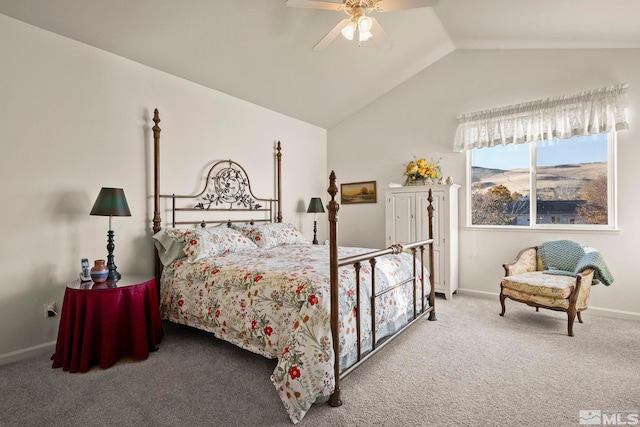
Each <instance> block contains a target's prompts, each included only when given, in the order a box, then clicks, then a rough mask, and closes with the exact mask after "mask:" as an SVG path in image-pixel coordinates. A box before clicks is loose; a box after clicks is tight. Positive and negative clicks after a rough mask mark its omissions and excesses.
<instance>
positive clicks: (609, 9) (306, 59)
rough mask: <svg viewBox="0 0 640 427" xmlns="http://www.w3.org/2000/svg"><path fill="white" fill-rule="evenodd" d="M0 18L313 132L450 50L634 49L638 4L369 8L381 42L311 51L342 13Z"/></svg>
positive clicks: (236, 3)
mask: <svg viewBox="0 0 640 427" xmlns="http://www.w3.org/2000/svg"><path fill="white" fill-rule="evenodd" d="M325 1H334V2H337V3H341V1H340V0H325ZM0 13H1V14H4V15H7V16H9V17H12V18H15V19H18V20H20V21H23V22H26V23H29V24H31V25H34V26H37V27H40V28H43V29H46V30H49V31H52V32H54V33H57V34H60V35H63V36H66V37H69V38H71V39H75V40H77V41H80V42H82V43H86V44H89V45H91V46H95V47H97V48H100V49H103V50H106V51H109V52H112V53H114V54H117V55H120V56H123V57H125V58H129V59H131V60H134V61H136V62H139V63H142V64H145V65H148V66H150V67H153V68H156V69H159V70H162V71H165V72H167V73H170V74H173V75H176V76H179V77H182V78H185V79H187V80H190V81H193V82H196V83H199V84H201V85H203V86H206V87H210V88H213V89H216V90H219V91H221V92H224V93H227V94H229V95H232V96H235V97H237V98H240V99H243V100H246V101H249V102H252V103H255V104H258V105H261V106H263V107H266V108H269V109H271V110H274V111H277V112H280V113H282V114H286V115H288V116H291V117H294V118H298V119H300V120H303V121H305V122H309V123H312V124H315V125H317V126H320V127H323V128H330V127H332V126H333V125H335V124H337V123H339V122H341V121H342V120H344V119H346V118H347V117H349V116H350V115H351V114H353V113H354V112H356V111H358V110H359V109H361V108H362V107H364V106H365V105H367V104H368V103H370V102H372V101H373V100H375V99H376V98H378V97H380V96H381V95H383V94H384V93H386V92H387V91H389V90H390V89H392V88H393V87H395V86H397V85H398V84H400V83H402V82H403V81H404V80H406V79H407V78H409V77H411V76H413V75H414V74H416V73H418V72H420V71H421V70H423V69H425V68H426V67H428V66H430V65H431V64H433V63H434V62H436V61H438V60H439V59H440V58H442V57H444V56H446V55H447V54H449V53H451V52H452V51H454V50H455V49H496V48H497V49H520V48H524V49H534V48H553V49H563V48H640V0H534V1H531V0H440V1H439V3H438V4H437V5H436V6H435V7H433V8H421V9H409V10H402V11H395V12H387V13H384V14H377V15H376V18H377V20H378V21H379V22H380V24H381V25H382V26H383V28H384V30H385V32H386V33H387V35H388V36H389V37H390V38H391V39H392V41H393V45H392V46H391V47H390V48H389V49H386V50H381V49H379V48H378V47H377V46H376V45H375V43H371V42H366V43H363V44H362V46H360V47H358V43H357V42H356V41H352V42H349V41H347V40H345V39H344V38H342V37H338V38H336V40H335V41H334V42H332V43H331V44H330V45H329V46H328V47H327V48H326V49H324V50H323V51H320V52H314V51H312V50H311V48H312V47H313V45H314V44H315V43H316V42H317V41H318V40H319V39H321V38H322V37H323V36H324V34H326V33H327V31H329V30H330V29H331V28H332V27H333V26H334V25H335V24H336V23H337V22H338V21H339V20H341V19H343V18H344V17H345V15H344V14H343V13H342V12H335V11H325V10H313V9H297V8H287V7H285V4H284V0H180V1H175V0H109V1H104V0H0Z"/></svg>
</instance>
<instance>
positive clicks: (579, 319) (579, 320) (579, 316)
mask: <svg viewBox="0 0 640 427" xmlns="http://www.w3.org/2000/svg"><path fill="white" fill-rule="evenodd" d="M580 313H582V312H581V311H579V312H578V322H580V323H583V322H582V315H581V314H580Z"/></svg>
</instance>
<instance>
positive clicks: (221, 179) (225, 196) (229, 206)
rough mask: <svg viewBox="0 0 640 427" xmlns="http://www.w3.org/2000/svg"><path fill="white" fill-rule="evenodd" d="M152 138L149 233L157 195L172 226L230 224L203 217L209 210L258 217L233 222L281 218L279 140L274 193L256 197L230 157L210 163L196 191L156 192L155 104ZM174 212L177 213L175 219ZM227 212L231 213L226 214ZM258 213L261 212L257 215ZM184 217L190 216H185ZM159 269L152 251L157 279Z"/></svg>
mask: <svg viewBox="0 0 640 427" xmlns="http://www.w3.org/2000/svg"><path fill="white" fill-rule="evenodd" d="M153 122H154V123H155V125H154V126H153V142H154V199H153V201H154V210H153V233H154V234H155V233H157V232H159V231H160V230H161V229H162V226H161V222H162V220H161V218H160V199H161V198H162V199H171V216H172V218H171V224H172V227H174V228H175V227H177V226H179V225H195V224H200V226H201V227H205V226H206V225H207V224H223V223H227V225H231V218H230V217H229V218H224V219H205V218H204V215H205V214H207V213H211V212H218V214H216V215H215V216H216V218H222V212H230V213H231V212H250V213H252V214H256V215H259V216H258V217H255V215H254V216H251V215H248V217H243V218H239V217H237V216H236V217H234V219H233V221H235V222H251V223H254V222H282V209H281V206H282V191H281V189H282V185H281V182H282V181H281V170H282V168H281V165H282V151H281V146H280V141H278V142H277V143H276V153H275V157H276V197H275V198H261V197H256V196H255V195H254V194H253V192H252V190H251V184H250V181H249V176H248V175H247V172H246V170H245V169H244V168H243V167H242V166H241V165H240V164H239V163H237V162H234V161H233V160H221V161H218V162H216V163H214V165H213V166H211V168H210V169H209V172H208V173H207V178H206V180H205V184H204V188H203V189H202V191H200V192H199V193H198V194H190V195H178V194H160V132H161V129H160V126H158V124H159V123H160V115H159V113H158V109H157V108H156V109H155V110H154V113H153ZM181 199H190V200H191V202H189V200H187V201H185V203H184V205H181V206H178V205H177V203H178V200H181ZM178 215H180V216H181V218H180V219H178V218H177V217H178ZM230 215H231V214H230ZM260 215H264V216H263V217H261V216H260ZM185 217H190V218H191V219H189V220H186V219H184V218H185ZM160 271H161V267H160V262H159V259H158V257H157V254H156V277H157V278H158V279H159V278H160V275H159V272H160Z"/></svg>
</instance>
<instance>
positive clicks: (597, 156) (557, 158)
mask: <svg viewBox="0 0 640 427" xmlns="http://www.w3.org/2000/svg"><path fill="white" fill-rule="evenodd" d="M614 148H615V133H602V134H596V135H588V136H574V137H571V138H568V139H557V140H551V141H539V142H531V143H524V144H516V145H513V144H512V145H504V146H503V145H497V146H494V147H486V148H475V149H472V150H469V153H470V154H469V158H470V162H469V164H470V171H469V176H470V194H471V202H470V203H469V206H470V223H471V225H501V226H555V227H557V226H569V227H578V226H583V227H588V228H612V227H614V226H615V221H614V218H615V211H614V209H613V208H614V207H615V201H614V200H613V198H612V196H611V195H613V194H615V191H613V185H614V183H615V180H614V179H613V170H614V167H613V166H614V164H615V162H614V160H615V156H614V152H615V150H614ZM531 200H535V201H536V203H531Z"/></svg>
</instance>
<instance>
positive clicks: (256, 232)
mask: <svg viewBox="0 0 640 427" xmlns="http://www.w3.org/2000/svg"><path fill="white" fill-rule="evenodd" d="M238 230H240V231H241V232H242V233H243V234H244V235H246V236H247V237H249V239H251V240H252V241H253V242H254V243H255V244H256V245H257V246H258V247H260V248H273V247H275V246H284V245H300V244H303V245H304V244H307V245H308V244H309V242H308V241H307V239H305V237H304V236H303V235H302V234H301V233H300V232H299V231H298V230H297V229H296V228H295V227H294V226H293V225H291V224H288V223H283V222H273V223H268V224H259V225H245V226H242V227H238Z"/></svg>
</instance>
